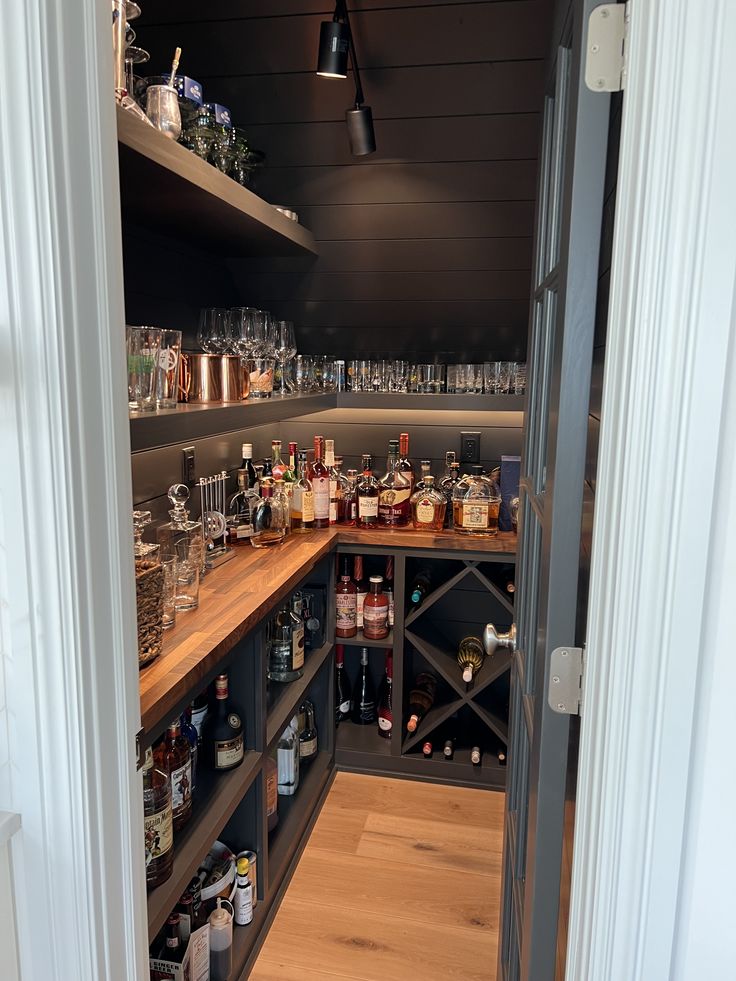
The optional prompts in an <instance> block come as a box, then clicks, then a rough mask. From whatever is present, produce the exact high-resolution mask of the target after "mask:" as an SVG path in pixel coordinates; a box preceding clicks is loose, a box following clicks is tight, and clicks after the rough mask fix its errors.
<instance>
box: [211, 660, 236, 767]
mask: <svg viewBox="0 0 736 981" xmlns="http://www.w3.org/2000/svg"><path fill="white" fill-rule="evenodd" d="M202 743H203V751H204V754H205V758H206V760H207V763H208V764H209V766H210V767H211V768H212V769H213V770H232V769H234V768H235V767H236V766H240V764H241V763H242V762H243V756H244V754H245V744H244V738H243V723H242V720H241V718H240V715H239V713H238V712H237V710H236V709H235V708H234V707H233V706H232V705H231V704H230V703H229V699H228V683H227V675H226V674H218V676H217V677H216V678H215V704H214V707H213V708H212V710H211V711H210V712H209V713H208V715H207V718H206V719H205V723H204V726H203V727H202Z"/></svg>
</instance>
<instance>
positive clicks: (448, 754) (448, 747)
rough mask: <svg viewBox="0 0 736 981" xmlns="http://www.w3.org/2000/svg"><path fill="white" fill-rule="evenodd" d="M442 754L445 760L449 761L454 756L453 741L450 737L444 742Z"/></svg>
mask: <svg viewBox="0 0 736 981" xmlns="http://www.w3.org/2000/svg"><path fill="white" fill-rule="evenodd" d="M442 752H443V754H444V757H445V759H446V760H451V759H452V758H453V756H454V755H455V740H454V738H453V737H452V736H450V737H449V738H448V739H446V740H445V745H444V748H443V750H442Z"/></svg>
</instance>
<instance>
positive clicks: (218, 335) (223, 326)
mask: <svg viewBox="0 0 736 981" xmlns="http://www.w3.org/2000/svg"><path fill="white" fill-rule="evenodd" d="M228 319H229V318H228V311H227V310H223V309H221V308H220V307H206V308H205V309H203V310H200V312H199V330H198V331H197V343H198V344H199V346H200V347H201V348H202V350H203V351H205V352H206V353H207V354H224V353H225V351H226V350H227V347H228V344H229V340H228Z"/></svg>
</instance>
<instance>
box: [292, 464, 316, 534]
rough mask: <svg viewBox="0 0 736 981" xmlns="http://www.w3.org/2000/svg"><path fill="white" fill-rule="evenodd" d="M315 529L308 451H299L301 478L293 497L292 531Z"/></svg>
mask: <svg viewBox="0 0 736 981" xmlns="http://www.w3.org/2000/svg"><path fill="white" fill-rule="evenodd" d="M313 528H314V492H313V491H312V482H311V480H310V479H309V477H308V476H307V451H306V450H299V477H298V479H297V482H296V483H295V484H294V490H293V493H292V496H291V530H292V531H293V532H297V533H299V532H301V533H303V532H307V531H312V529H313Z"/></svg>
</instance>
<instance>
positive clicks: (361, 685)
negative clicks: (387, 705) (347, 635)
mask: <svg viewBox="0 0 736 981" xmlns="http://www.w3.org/2000/svg"><path fill="white" fill-rule="evenodd" d="M375 721H376V692H375V688H374V687H373V678H372V677H371V671H370V667H369V665H368V648H367V647H361V649H360V668H359V669H358V677H357V678H356V679H355V688H354V689H353V722H357V724H358V725H362V726H365V725H371V724H372V723H373V722H375Z"/></svg>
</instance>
